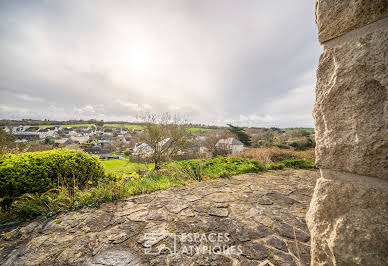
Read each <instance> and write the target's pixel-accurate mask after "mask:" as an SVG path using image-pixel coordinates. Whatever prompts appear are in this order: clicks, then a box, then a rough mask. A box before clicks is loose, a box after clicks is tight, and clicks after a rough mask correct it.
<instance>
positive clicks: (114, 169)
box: [101, 159, 154, 175]
mask: <svg viewBox="0 0 388 266" xmlns="http://www.w3.org/2000/svg"><path fill="white" fill-rule="evenodd" d="M101 163H102V165H103V166H104V168H105V170H106V171H107V173H110V174H116V175H117V174H118V175H122V174H128V173H132V172H137V171H144V170H147V165H145V164H141V163H134V162H129V161H123V160H119V159H111V160H102V161H101ZM153 167H154V164H148V169H149V168H153Z"/></svg>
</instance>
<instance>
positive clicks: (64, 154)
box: [0, 149, 105, 206]
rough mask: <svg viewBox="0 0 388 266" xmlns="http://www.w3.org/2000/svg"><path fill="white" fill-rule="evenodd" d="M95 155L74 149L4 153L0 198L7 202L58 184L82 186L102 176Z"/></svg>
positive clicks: (0, 177) (43, 190)
mask: <svg viewBox="0 0 388 266" xmlns="http://www.w3.org/2000/svg"><path fill="white" fill-rule="evenodd" d="M104 176H105V174H104V168H103V166H102V165H101V163H100V161H99V160H98V158H97V157H93V156H90V155H88V154H87V153H85V152H80V151H74V150H65V149H58V150H51V151H44V152H27V153H21V154H6V155H4V156H3V157H1V158H0V198H1V199H2V205H3V206H4V205H9V204H10V203H11V202H12V201H13V200H14V199H15V198H16V197H19V196H21V195H22V194H24V193H35V192H40V193H43V192H46V191H47V190H49V189H51V188H55V187H58V186H61V187H63V186H64V187H68V188H69V189H73V188H74V187H77V188H80V189H82V188H83V187H85V186H87V185H88V183H89V184H94V183H97V182H98V181H99V180H100V179H102V178H104Z"/></svg>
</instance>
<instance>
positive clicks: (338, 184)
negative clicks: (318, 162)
mask: <svg viewBox="0 0 388 266" xmlns="http://www.w3.org/2000/svg"><path fill="white" fill-rule="evenodd" d="M355 178H357V177H355ZM380 182H384V183H386V181H382V180H381V181H380ZM382 187H384V186H382ZM387 221H388V189H387V186H386V184H385V190H384V189H379V188H373V187H368V186H364V185H362V184H357V183H349V182H342V181H338V180H330V179H324V178H321V179H319V180H318V182H317V186H316V188H315V191H314V195H313V198H312V201H311V204H310V209H309V211H308V213H307V224H308V227H309V229H310V232H311V255H312V258H311V265H356V264H357V265H385V263H386V262H387V261H388V242H387V236H388V222H387Z"/></svg>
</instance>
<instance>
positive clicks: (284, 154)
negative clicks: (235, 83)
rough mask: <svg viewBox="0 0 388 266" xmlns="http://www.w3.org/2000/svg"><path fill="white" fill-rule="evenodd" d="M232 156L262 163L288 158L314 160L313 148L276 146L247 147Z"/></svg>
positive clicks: (266, 163)
mask: <svg viewBox="0 0 388 266" xmlns="http://www.w3.org/2000/svg"><path fill="white" fill-rule="evenodd" d="M233 157H240V158H247V159H253V160H257V161H259V162H261V163H263V164H264V165H268V164H270V163H273V162H279V161H283V160H289V159H306V160H308V161H314V160H315V154H314V149H309V150H306V151H294V150H290V149H280V148H278V147H263V148H254V149H249V150H246V151H243V152H240V153H237V154H233Z"/></svg>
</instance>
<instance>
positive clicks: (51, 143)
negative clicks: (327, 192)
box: [2, 124, 315, 160]
mask: <svg viewBox="0 0 388 266" xmlns="http://www.w3.org/2000/svg"><path fill="white" fill-rule="evenodd" d="M2 128H3V129H4V130H5V131H6V132H7V133H9V134H12V135H13V136H14V137H15V138H16V140H15V142H16V143H20V144H23V143H26V144H27V143H29V144H31V143H33V144H34V145H33V147H35V149H32V151H41V150H46V149H52V148H69V149H77V150H83V151H85V152H86V153H88V154H90V155H96V156H99V157H100V158H102V159H111V158H114V159H122V160H127V158H129V157H130V156H138V157H139V156H140V157H142V156H143V157H145V156H149V155H150V154H152V153H153V150H152V148H151V147H150V146H149V145H148V144H147V143H142V142H139V141H138V140H139V136H141V134H143V131H142V130H141V129H134V128H128V127H125V126H122V127H120V126H116V127H110V126H96V125H94V124H91V125H85V126H84V125H73V126H65V125H61V126H58V125H48V126H41V125H40V126H35V125H18V126H3V127H2ZM245 131H246V132H247V133H248V134H249V136H250V138H251V145H249V146H250V147H261V146H267V147H268V146H278V147H280V148H291V149H298V147H306V148H309V147H312V146H314V145H315V142H314V135H313V132H307V131H306V132H303V131H301V130H299V131H294V132H292V131H290V132H287V131H285V130H281V129H276V128H272V129H262V128H261V129H258V128H247V129H246V130H245ZM192 135H193V138H192V141H191V144H190V147H189V149H188V150H187V151H182V153H181V154H180V155H181V157H182V159H188V158H198V157H210V156H214V154H215V153H219V154H221V155H226V154H234V153H238V152H242V151H244V150H246V149H248V148H250V147H248V146H247V145H244V144H243V143H242V142H241V141H240V140H239V139H238V138H237V137H236V136H233V135H231V134H228V132H227V130H226V129H225V128H218V129H211V130H210V129H209V130H196V131H193V132H192ZM166 141H168V139H165V140H163V141H162V142H166ZM161 145H163V143H161ZM30 146H31V145H30Z"/></svg>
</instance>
